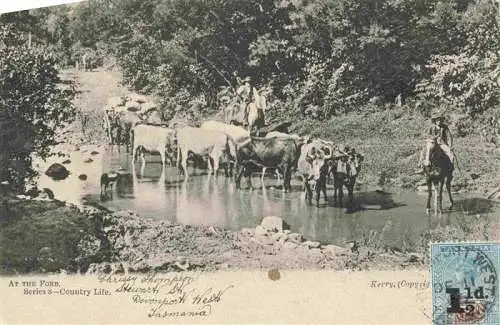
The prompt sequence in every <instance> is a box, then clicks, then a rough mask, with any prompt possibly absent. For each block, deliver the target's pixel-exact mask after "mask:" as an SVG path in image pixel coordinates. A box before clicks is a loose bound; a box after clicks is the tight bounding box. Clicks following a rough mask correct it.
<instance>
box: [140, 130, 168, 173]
mask: <svg viewBox="0 0 500 325" xmlns="http://www.w3.org/2000/svg"><path fill="white" fill-rule="evenodd" d="M132 134H133V147H132V162H135V160H136V159H137V153H138V151H139V148H142V150H141V151H140V154H141V159H142V164H143V166H144V165H145V164H146V160H145V158H144V151H147V152H159V153H160V156H161V163H162V166H163V167H165V164H166V161H167V155H166V152H167V151H171V150H172V144H173V140H174V139H175V130H173V129H169V128H166V127H161V126H154V125H145V124H139V125H136V126H135V127H134V128H133V129H132ZM169 158H170V155H169ZM169 160H170V159H169ZM169 163H170V164H172V161H169Z"/></svg>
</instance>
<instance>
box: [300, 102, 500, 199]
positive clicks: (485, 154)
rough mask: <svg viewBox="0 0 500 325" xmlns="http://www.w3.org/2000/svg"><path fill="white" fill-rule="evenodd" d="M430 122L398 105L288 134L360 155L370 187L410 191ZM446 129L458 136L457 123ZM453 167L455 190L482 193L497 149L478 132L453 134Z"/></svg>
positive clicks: (419, 179) (493, 175)
mask: <svg viewBox="0 0 500 325" xmlns="http://www.w3.org/2000/svg"><path fill="white" fill-rule="evenodd" d="M429 127H430V122H429V121H428V119H425V118H424V117H423V116H422V115H421V114H418V113H415V114H411V113H408V112H407V111H404V110H403V108H401V109H395V110H385V111H379V112H370V113H366V114H349V115H345V116H339V117H335V118H333V119H331V120H328V121H322V122H317V121H307V120H306V121H299V122H297V123H295V124H294V125H293V127H292V131H293V132H297V133H299V134H310V135H311V136H316V137H320V138H323V139H326V140H331V141H333V142H335V143H341V144H346V145H349V146H351V147H354V148H356V150H357V151H358V152H361V153H362V154H364V155H365V162H364V165H363V170H362V172H361V174H360V181H361V182H362V183H365V184H369V185H373V186H387V187H396V188H406V189H415V188H416V187H418V186H419V185H421V184H423V182H424V177H423V176H421V175H415V174H414V172H415V169H416V167H417V162H418V158H419V152H420V150H421V148H422V146H423V141H424V139H425V133H426V131H427V130H428V129H429ZM451 131H452V133H453V134H454V135H455V134H457V129H456V125H455V124H454V123H453V121H452V123H451ZM454 152H455V155H456V157H457V168H456V170H455V173H454V180H453V182H452V185H453V187H454V189H455V190H457V191H469V192H478V193H485V192H486V191H487V190H488V189H490V188H492V187H495V185H497V183H498V179H497V171H498V170H499V169H500V164H499V162H498V159H497V158H496V157H497V155H498V150H497V149H496V148H495V147H494V146H492V145H491V144H487V143H485V142H484V141H483V139H482V138H481V136H480V135H477V134H472V135H469V136H467V137H457V136H455V137H454Z"/></svg>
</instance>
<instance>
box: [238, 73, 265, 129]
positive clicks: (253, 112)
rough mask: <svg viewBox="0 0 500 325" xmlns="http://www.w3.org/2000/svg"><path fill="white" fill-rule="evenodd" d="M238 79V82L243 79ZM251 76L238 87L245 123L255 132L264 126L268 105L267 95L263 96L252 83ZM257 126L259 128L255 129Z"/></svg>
mask: <svg viewBox="0 0 500 325" xmlns="http://www.w3.org/2000/svg"><path fill="white" fill-rule="evenodd" d="M237 79H238V82H239V83H241V82H242V81H241V80H240V79H239V78H237ZM250 82H251V80H250V77H247V78H246V79H245V82H244V84H242V85H241V86H239V87H238V88H237V89H236V94H237V95H238V98H239V103H240V105H241V106H240V107H243V112H244V116H243V125H244V126H247V127H248V130H249V131H250V132H251V133H252V134H253V133H254V132H255V131H257V130H258V129H259V128H260V127H262V126H264V123H265V122H264V109H265V106H266V103H265V97H263V96H261V95H260V94H259V92H258V91H257V89H256V88H255V87H253V86H251V85H250ZM254 128H256V129H257V130H254Z"/></svg>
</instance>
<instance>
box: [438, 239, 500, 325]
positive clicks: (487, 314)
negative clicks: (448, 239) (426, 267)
mask: <svg viewBox="0 0 500 325" xmlns="http://www.w3.org/2000/svg"><path fill="white" fill-rule="evenodd" d="M430 269H431V277H432V305H433V312H432V321H433V324H485V325H492V324H495V325H496V324H500V313H499V300H498V270H499V269H500V243H492V242H489V243H439V244H432V245H431V266H430Z"/></svg>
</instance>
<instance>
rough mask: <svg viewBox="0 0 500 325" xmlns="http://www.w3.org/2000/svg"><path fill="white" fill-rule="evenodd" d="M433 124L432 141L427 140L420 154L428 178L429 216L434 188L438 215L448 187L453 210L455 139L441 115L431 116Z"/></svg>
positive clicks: (430, 133)
mask: <svg viewBox="0 0 500 325" xmlns="http://www.w3.org/2000/svg"><path fill="white" fill-rule="evenodd" d="M431 120H432V122H433V125H432V127H431V128H430V129H429V136H430V139H428V140H427V142H426V146H425V148H424V150H423V151H422V152H421V154H420V166H421V167H422V170H423V172H424V174H425V175H426V178H427V181H426V182H427V192H428V195H427V204H426V211H427V214H429V213H430V202H431V195H432V187H433V185H434V188H435V202H434V204H435V209H436V213H438V212H439V213H441V211H442V198H443V196H442V192H443V186H444V185H446V191H447V192H448V197H449V200H450V209H452V208H453V198H452V195H451V181H452V179H453V169H454V166H453V152H452V149H451V148H452V145H453V139H452V136H451V132H450V129H449V128H448V126H447V125H446V124H445V123H444V117H443V116H442V115H441V114H439V113H434V114H433V115H432V116H431Z"/></svg>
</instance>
